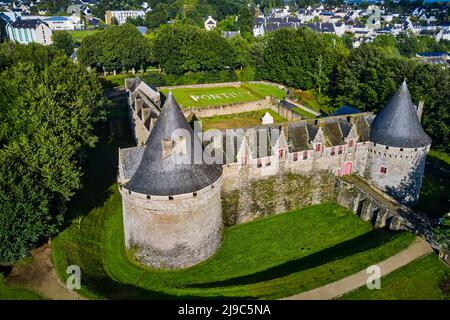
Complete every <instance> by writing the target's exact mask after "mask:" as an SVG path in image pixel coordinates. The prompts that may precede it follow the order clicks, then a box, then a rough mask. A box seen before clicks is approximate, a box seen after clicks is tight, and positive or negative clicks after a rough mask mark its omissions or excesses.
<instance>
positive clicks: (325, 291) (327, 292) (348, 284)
mask: <svg viewBox="0 0 450 320" xmlns="http://www.w3.org/2000/svg"><path fill="white" fill-rule="evenodd" d="M432 251H433V250H432V249H431V248H430V246H429V245H428V243H427V242H425V241H424V240H422V239H421V238H416V240H415V241H414V242H413V243H412V244H411V245H410V246H409V247H408V248H406V249H405V250H403V251H400V252H399V253H397V254H395V255H393V256H392V257H390V258H388V259H386V260H383V261H381V262H380V263H377V265H378V266H379V267H380V269H381V276H385V275H387V274H388V273H390V272H392V271H394V270H396V269H398V268H401V267H403V266H405V265H407V264H408V263H410V262H412V261H414V260H416V259H417V258H419V257H421V256H423V255H425V254H427V253H430V252H432ZM367 278H368V274H367V273H366V270H362V271H360V272H358V273H355V274H352V275H351V276H348V277H347V278H344V279H341V280H339V281H336V282H332V283H330V284H327V285H325V286H323V287H319V288H316V289H313V290H310V291H306V292H302V293H299V294H296V295H294V296H291V297H287V298H284V300H327V299H333V298H336V297H339V296H341V295H343V294H345V293H347V292H350V291H353V290H355V289H357V288H359V287H361V286H364V285H365V284H366V281H367ZM381 286H383V283H381Z"/></svg>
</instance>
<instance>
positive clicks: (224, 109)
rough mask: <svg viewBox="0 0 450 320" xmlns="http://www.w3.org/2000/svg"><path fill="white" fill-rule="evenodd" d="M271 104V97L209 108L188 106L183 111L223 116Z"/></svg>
mask: <svg viewBox="0 0 450 320" xmlns="http://www.w3.org/2000/svg"><path fill="white" fill-rule="evenodd" d="M270 105H271V101H270V97H267V98H265V99H261V100H256V101H249V102H242V103H233V104H225V105H220V106H212V107H208V108H187V109H183V113H184V114H185V116H186V115H188V114H190V113H194V114H195V116H196V117H197V118H205V117H214V116H223V115H228V114H233V113H241V112H250V111H257V110H264V109H269V108H270Z"/></svg>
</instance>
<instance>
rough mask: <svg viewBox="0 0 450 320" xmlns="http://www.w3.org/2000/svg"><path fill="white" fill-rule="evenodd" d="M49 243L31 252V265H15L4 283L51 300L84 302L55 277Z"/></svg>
mask: <svg viewBox="0 0 450 320" xmlns="http://www.w3.org/2000/svg"><path fill="white" fill-rule="evenodd" d="M50 252H51V245H50V244H49V243H47V244H45V245H43V246H42V247H39V248H37V249H34V250H32V251H31V255H32V258H33V260H32V262H31V264H24V265H16V266H14V268H13V269H12V270H11V273H10V274H9V275H8V277H7V278H6V283H7V284H10V285H15V286H20V287H23V288H26V289H30V290H32V291H35V292H37V293H39V294H40V295H42V296H43V297H46V298H48V299H52V300H84V298H83V297H81V296H79V295H78V294H77V293H76V292H74V291H72V290H69V289H68V288H67V287H66V286H65V285H64V284H63V283H61V281H60V280H59V279H58V276H57V275H56V272H55V269H54V267H53V263H52V259H51V253H50Z"/></svg>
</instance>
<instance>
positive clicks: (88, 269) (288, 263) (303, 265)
mask: <svg viewBox="0 0 450 320" xmlns="http://www.w3.org/2000/svg"><path fill="white" fill-rule="evenodd" d="M413 239H414V236H413V235H411V234H409V233H394V232H388V231H385V230H373V229H372V227H371V226H370V224H368V223H366V222H364V221H361V220H360V219H359V218H358V217H356V216H355V215H354V214H353V213H351V212H349V211H348V210H346V209H344V208H342V207H339V206H338V205H336V204H333V203H327V204H322V205H316V206H311V207H308V208H305V209H302V210H297V211H292V212H289V213H285V214H280V215H277V216H273V217H269V218H263V219H260V220H256V221H253V222H249V223H246V224H242V225H238V226H234V227H231V228H228V229H227V230H225V233H224V239H223V244H222V247H221V248H220V249H219V251H218V252H217V254H216V255H214V256H213V257H212V258H211V259H209V260H207V261H205V262H203V263H201V264H199V265H197V266H194V267H192V268H189V269H185V270H178V271H161V270H152V269H150V268H147V267H143V266H139V265H137V264H136V263H133V262H131V260H130V259H129V257H128V256H127V252H126V250H125V248H124V240H123V225H122V215H121V200H120V195H119V194H118V192H117V191H116V186H113V187H112V189H111V196H110V197H109V199H108V200H107V201H106V202H105V203H104V205H103V206H101V207H98V208H95V209H93V210H92V211H91V212H90V213H89V214H88V215H87V216H85V217H84V218H83V219H82V220H81V221H80V222H79V223H74V224H73V225H72V226H71V227H69V228H68V229H66V230H65V231H64V232H62V233H61V234H60V235H59V236H58V237H57V238H55V239H54V241H53V250H52V252H53V260H54V263H55V267H56V268H57V271H58V274H59V275H60V276H61V277H63V278H64V277H66V273H65V270H66V268H67V266H68V265H72V264H75V265H78V266H80V267H81V272H82V276H83V280H82V285H83V289H82V293H84V294H87V295H88V296H89V297H93V298H113V299H114V298H138V299H139V298H194V297H195V298H263V299H272V298H281V297H285V296H288V295H292V294H295V293H298V292H302V291H305V290H309V289H312V288H316V287H319V286H322V285H324V284H326V283H329V282H332V281H335V280H338V279H341V278H343V277H345V276H348V275H351V274H352V273H355V272H357V271H359V270H361V269H364V268H366V267H367V266H369V265H371V264H373V263H376V262H378V261H381V260H383V259H386V258H388V257H390V256H392V255H393V254H395V253H396V252H398V251H400V250H402V249H404V248H406V247H407V246H408V245H409V244H410V242H411V241H412V240H413Z"/></svg>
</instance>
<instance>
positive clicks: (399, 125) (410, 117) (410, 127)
mask: <svg viewBox="0 0 450 320" xmlns="http://www.w3.org/2000/svg"><path fill="white" fill-rule="evenodd" d="M370 140H371V141H372V142H375V143H379V144H382V145H385V146H391V147H399V148H402V147H404V148H420V147H425V146H427V145H430V144H431V138H430V137H429V136H428V135H427V134H426V133H425V132H424V131H423V129H422V126H421V124H420V121H419V119H418V118H417V113H416V108H415V107H414V105H413V104H412V101H411V96H410V94H409V90H408V87H407V86H406V82H403V84H402V85H401V86H400V88H399V89H398V91H397V92H396V93H395V94H394V96H393V97H392V98H391V100H390V101H389V102H388V103H387V105H386V106H385V107H384V108H383V109H382V110H381V111H380V112H379V113H378V115H377V116H376V117H375V119H374V120H373V122H372V124H371V126H370Z"/></svg>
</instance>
